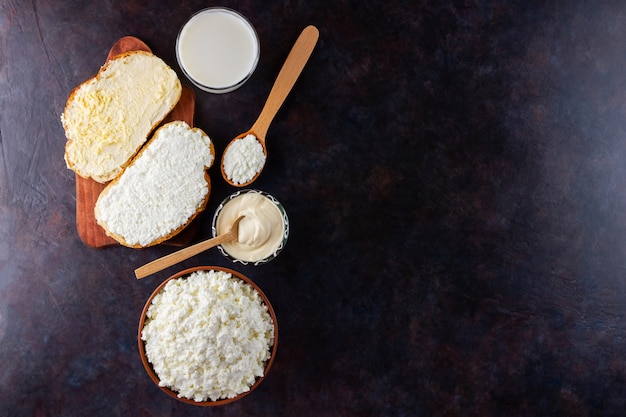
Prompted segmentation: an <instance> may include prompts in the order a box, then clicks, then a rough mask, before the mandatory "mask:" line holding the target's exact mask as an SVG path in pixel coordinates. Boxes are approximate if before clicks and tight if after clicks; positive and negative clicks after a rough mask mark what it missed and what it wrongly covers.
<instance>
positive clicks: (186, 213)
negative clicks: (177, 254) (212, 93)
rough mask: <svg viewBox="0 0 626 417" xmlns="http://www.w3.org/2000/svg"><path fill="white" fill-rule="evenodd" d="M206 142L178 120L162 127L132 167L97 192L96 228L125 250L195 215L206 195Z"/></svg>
mask: <svg viewBox="0 0 626 417" xmlns="http://www.w3.org/2000/svg"><path fill="white" fill-rule="evenodd" d="M213 158H214V155H213V153H212V150H211V140H210V139H209V137H208V136H207V135H206V134H205V133H204V132H203V131H202V130H200V129H197V128H196V129H192V128H191V127H190V126H189V125H188V124H186V123H185V122H182V121H176V122H171V123H168V124H166V125H164V126H163V127H161V128H160V129H159V130H157V132H156V133H155V135H154V137H153V138H152V139H151V140H150V142H149V143H148V144H147V145H146V147H145V148H144V149H143V150H142V152H141V154H140V155H139V156H138V157H137V159H135V160H134V161H133V162H132V164H131V165H130V166H129V167H128V168H126V170H124V172H123V173H122V174H121V175H120V177H119V178H117V179H116V181H115V182H113V183H111V184H110V185H109V186H107V188H105V190H104V191H103V192H102V193H101V194H100V197H99V198H98V200H97V202H96V206H95V210H94V212H95V216H96V220H97V221H98V224H100V225H101V226H102V227H104V228H105V230H107V232H110V233H113V234H114V235H116V236H118V237H121V238H123V240H124V244H126V245H128V246H134V245H140V246H147V245H150V244H152V243H153V242H155V241H157V240H158V239H160V238H162V237H164V236H168V235H170V234H171V233H172V232H174V231H175V230H177V229H178V228H180V227H182V226H184V225H185V224H187V223H188V221H189V219H190V218H191V217H192V216H194V215H195V214H197V212H198V210H199V209H200V208H201V207H202V205H203V203H204V202H205V201H206V198H207V196H208V193H209V183H208V181H207V179H206V178H205V172H206V168H208V167H210V166H211V164H212V162H213Z"/></svg>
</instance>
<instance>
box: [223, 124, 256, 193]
mask: <svg viewBox="0 0 626 417" xmlns="http://www.w3.org/2000/svg"><path fill="white" fill-rule="evenodd" d="M265 159H266V156H265V152H264V151H263V146H262V145H261V143H260V142H259V141H258V139H257V138H256V136H254V135H246V136H244V137H243V138H241V139H237V140H235V141H233V143H231V144H230V145H229V146H228V149H227V150H226V153H225V154H224V160H223V164H224V173H225V174H226V177H228V179H229V180H231V181H232V182H233V183H234V184H237V185H238V184H245V183H247V182H249V181H250V180H252V178H254V176H255V175H256V174H258V173H259V172H260V171H261V170H262V169H263V166H264V165H265Z"/></svg>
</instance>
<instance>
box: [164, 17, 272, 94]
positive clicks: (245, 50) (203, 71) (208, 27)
mask: <svg viewBox="0 0 626 417" xmlns="http://www.w3.org/2000/svg"><path fill="white" fill-rule="evenodd" d="M259 54H260V48H259V37H258V36H257V33H256V31H255V30H254V27H253V26H252V24H251V23H250V22H249V21H248V20H247V19H246V18H245V17H244V16H242V15H241V14H240V13H238V12H236V11H234V10H231V9H229V8H226V7H209V8H206V9H203V10H200V11H199V12H197V13H195V14H194V15H192V16H191V17H190V18H189V19H188V20H187V22H185V24H184V25H183V27H182V28H181V29H180V32H179V33H178V38H177V39H176V59H177V60H178V64H179V65H180V67H181V69H182V71H183V72H184V74H185V76H186V77H187V78H189V80H190V81H191V82H192V83H193V84H194V85H195V86H196V87H198V88H200V89H202V90H204V91H208V92H210V93H218V94H221V93H228V92H230V91H233V90H235V89H237V88H239V87H241V86H242V85H243V84H244V83H245V82H246V81H247V80H248V78H250V76H251V75H252V73H253V72H254V70H255V68H256V66H257V63H258V62H259Z"/></svg>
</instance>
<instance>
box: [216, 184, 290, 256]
mask: <svg viewBox="0 0 626 417" xmlns="http://www.w3.org/2000/svg"><path fill="white" fill-rule="evenodd" d="M242 215H243V216H245V217H244V218H243V219H242V220H241V222H240V223H239V235H238V238H237V240H233V241H230V242H225V243H222V244H221V245H220V246H218V249H219V251H220V252H221V253H222V254H223V255H224V256H226V257H227V258H229V259H230V260H232V261H233V262H239V263H242V264H244V265H247V264H252V265H261V264H264V263H267V262H269V261H271V260H272V259H274V258H276V257H277V256H278V254H279V253H280V252H281V251H282V250H283V248H284V247H285V244H286V243H287V238H288V237H289V219H288V217H287V212H286V211H285V209H284V207H283V206H282V205H281V204H280V203H279V202H278V200H277V199H276V198H274V197H273V196H272V195H270V194H268V193H266V192H264V191H259V190H251V189H249V190H242V191H238V192H236V193H234V194H231V195H230V196H229V197H227V198H226V199H225V200H224V201H222V203H221V204H220V205H219V206H218V208H217V210H216V211H215V215H214V216H213V223H212V226H211V229H212V232H213V236H218V235H221V234H223V233H225V232H227V231H228V230H229V229H230V226H231V225H232V223H233V222H234V221H235V219H236V218H237V217H239V216H242Z"/></svg>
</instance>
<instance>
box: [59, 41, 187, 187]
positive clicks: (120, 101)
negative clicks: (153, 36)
mask: <svg viewBox="0 0 626 417" xmlns="http://www.w3.org/2000/svg"><path fill="white" fill-rule="evenodd" d="M181 92H182V86H181V83H180V80H179V79H178V76H177V75H176V72H174V70H172V69H171V68H170V67H169V66H168V65H167V64H166V63H165V62H163V60H161V59H160V58H158V57H157V56H155V55H153V54H151V53H149V52H145V51H132V52H126V53H123V54H121V55H118V56H116V57H115V58H114V59H112V60H110V61H108V62H107V63H106V64H105V65H103V66H102V68H101V69H100V71H98V74H97V75H96V76H94V77H92V78H90V79H89V80H87V81H85V82H84V83H82V84H81V85H79V86H78V87H76V88H75V89H74V90H72V92H71V93H70V95H69V98H68V100H67V103H66V106H65V109H64V111H63V114H62V116H61V122H62V123H63V128H64V129H65V136H66V139H67V142H66V145H65V161H66V164H67V166H68V168H69V169H71V170H73V171H74V172H76V174H78V175H80V176H81V177H84V178H92V179H93V180H95V181H97V182H99V183H103V184H104V183H106V182H108V181H111V180H112V179H114V178H115V177H116V176H118V175H119V174H120V173H121V172H122V170H123V169H124V167H125V166H126V165H128V163H129V162H130V160H131V159H132V157H133V155H135V154H136V153H137V152H138V151H139V149H140V148H141V147H142V145H143V144H144V143H145V142H146V141H147V139H148V136H149V135H150V132H151V131H152V130H153V129H154V128H155V127H156V126H157V125H158V124H159V123H161V121H163V119H164V118H165V117H166V116H167V114H168V113H169V112H170V111H171V110H172V109H173V108H174V106H176V103H177V102H178V101H179V99H180V96H181Z"/></svg>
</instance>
